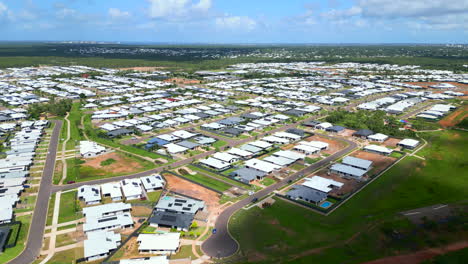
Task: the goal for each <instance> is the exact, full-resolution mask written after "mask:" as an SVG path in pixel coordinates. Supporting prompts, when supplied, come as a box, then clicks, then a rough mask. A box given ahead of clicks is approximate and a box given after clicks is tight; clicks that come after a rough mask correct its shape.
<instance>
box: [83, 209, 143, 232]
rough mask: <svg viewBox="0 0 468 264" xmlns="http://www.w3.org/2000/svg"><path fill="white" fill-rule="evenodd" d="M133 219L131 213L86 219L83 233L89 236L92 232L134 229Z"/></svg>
mask: <svg viewBox="0 0 468 264" xmlns="http://www.w3.org/2000/svg"><path fill="white" fill-rule="evenodd" d="M133 226H134V223H133V219H132V215H131V214H130V213H123V214H115V215H109V216H103V217H94V216H90V217H86V222H85V223H84V224H83V232H85V234H88V233H90V232H95V231H101V230H114V229H124V228H130V227H133Z"/></svg>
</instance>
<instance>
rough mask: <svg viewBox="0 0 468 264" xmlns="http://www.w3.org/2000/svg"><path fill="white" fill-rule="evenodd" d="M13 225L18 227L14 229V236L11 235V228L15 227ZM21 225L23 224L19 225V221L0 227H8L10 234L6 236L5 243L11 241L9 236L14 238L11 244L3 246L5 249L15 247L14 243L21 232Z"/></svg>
mask: <svg viewBox="0 0 468 264" xmlns="http://www.w3.org/2000/svg"><path fill="white" fill-rule="evenodd" d="M15 225H18V228H17V229H16V230H17V231H16V234H13V233H12V231H13V230H14V229H13V228H12V226H15ZM22 225H23V223H21V222H20V221H14V222H11V223H8V224H2V225H0V228H2V227H10V232H9V234H8V237H7V238H6V241H7V243H8V242H9V241H10V240H11V236H14V238H13V239H14V240H13V241H12V242H11V243H8V244H6V245H5V248H13V247H15V246H16V242H17V241H18V237H19V233H20V231H21V226H22Z"/></svg>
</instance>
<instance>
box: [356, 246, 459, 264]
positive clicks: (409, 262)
mask: <svg viewBox="0 0 468 264" xmlns="http://www.w3.org/2000/svg"><path fill="white" fill-rule="evenodd" d="M466 247H468V241H462V242H458V243H454V244H450V245H447V246H445V247H439V248H429V249H425V250H420V251H417V252H415V253H410V254H405V255H400V256H393V257H387V258H382V259H378V260H373V261H369V262H366V263H364V264H394V263H398V264H415V263H421V262H423V261H425V260H428V259H432V258H434V257H435V256H438V255H441V254H445V253H448V252H451V251H456V250H460V249H464V248H466Z"/></svg>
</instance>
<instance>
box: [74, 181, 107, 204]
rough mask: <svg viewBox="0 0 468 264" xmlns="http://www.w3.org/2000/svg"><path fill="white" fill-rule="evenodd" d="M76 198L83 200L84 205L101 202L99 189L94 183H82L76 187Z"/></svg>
mask: <svg viewBox="0 0 468 264" xmlns="http://www.w3.org/2000/svg"><path fill="white" fill-rule="evenodd" d="M77 196H78V200H80V201H84V202H85V203H86V205H92V204H98V203H100V202H101V190H100V188H99V187H98V186H95V185H83V186H81V187H79V188H78V193H77Z"/></svg>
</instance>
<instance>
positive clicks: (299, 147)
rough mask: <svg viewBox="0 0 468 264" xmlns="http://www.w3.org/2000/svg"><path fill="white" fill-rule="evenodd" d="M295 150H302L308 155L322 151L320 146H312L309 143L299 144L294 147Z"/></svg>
mask: <svg viewBox="0 0 468 264" xmlns="http://www.w3.org/2000/svg"><path fill="white" fill-rule="evenodd" d="M293 149H294V150H295V151H298V152H302V153H304V154H306V155H312V154H316V153H319V152H320V149H319V148H316V147H312V146H309V145H304V144H298V145H295V146H294V147H293Z"/></svg>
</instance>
